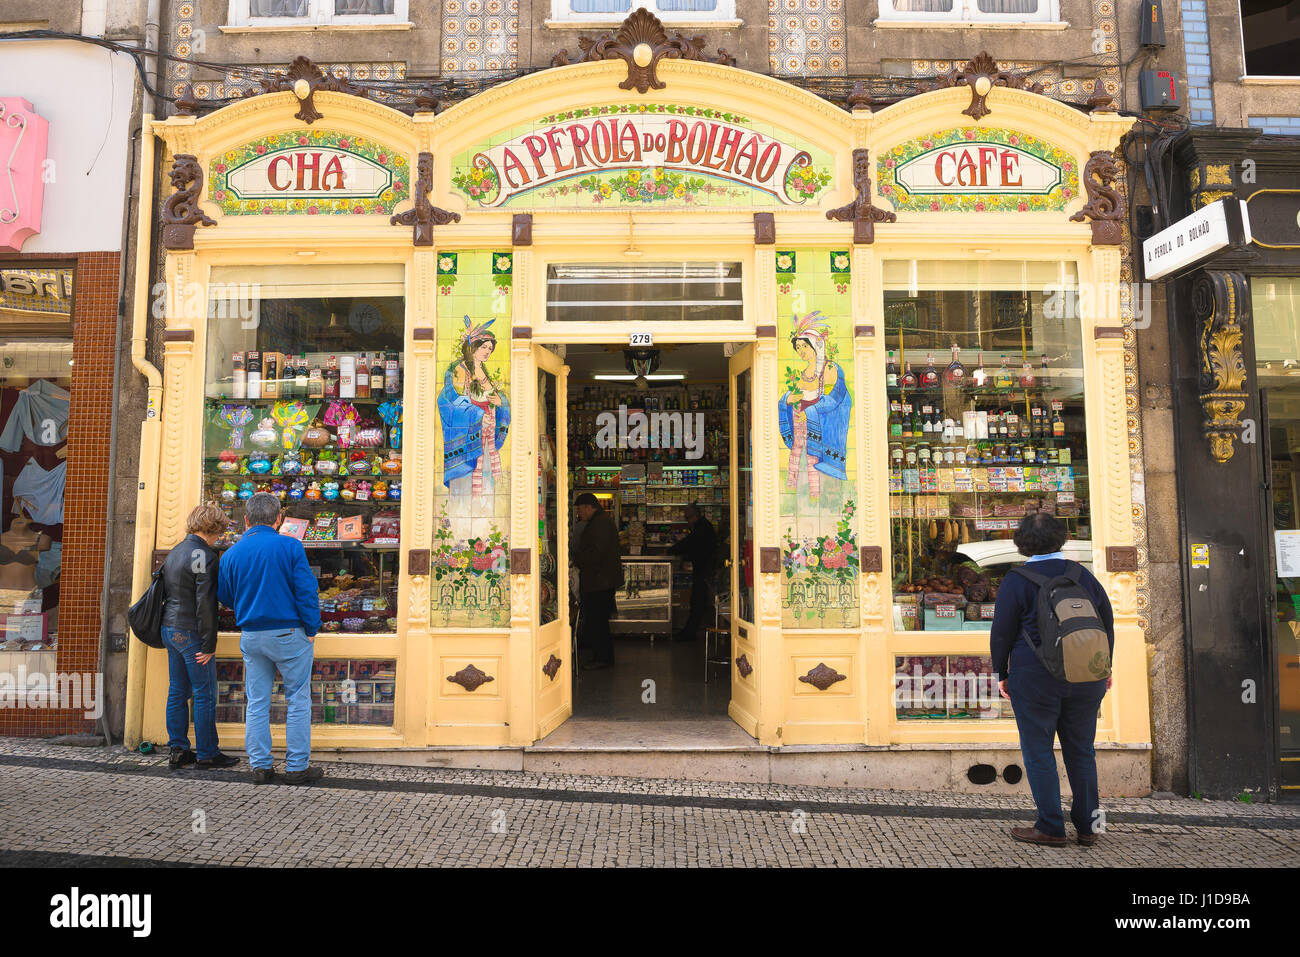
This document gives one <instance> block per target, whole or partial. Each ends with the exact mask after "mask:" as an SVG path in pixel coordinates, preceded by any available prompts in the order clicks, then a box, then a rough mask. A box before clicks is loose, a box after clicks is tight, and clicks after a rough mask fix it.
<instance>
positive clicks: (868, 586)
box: [851, 245, 894, 744]
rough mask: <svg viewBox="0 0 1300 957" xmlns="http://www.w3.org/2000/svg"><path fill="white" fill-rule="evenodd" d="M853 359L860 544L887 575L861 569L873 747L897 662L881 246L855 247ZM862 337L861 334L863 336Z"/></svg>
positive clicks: (889, 714) (862, 647) (885, 728)
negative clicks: (873, 550)
mask: <svg viewBox="0 0 1300 957" xmlns="http://www.w3.org/2000/svg"><path fill="white" fill-rule="evenodd" d="M852 256H853V266H852V269H853V283H852V287H851V288H852V296H853V320H854V326H855V335H854V338H853V361H854V364H855V370H854V371H855V375H854V381H856V382H857V391H858V394H857V395H856V396H855V399H856V402H857V406H856V413H857V414H856V418H857V422H856V426H857V433H858V443H857V445H858V472H857V481H858V501H859V502H860V503H861V506H860V508H859V511H858V544H859V545H865V546H873V547H878V548H879V549H880V556H881V563H882V567H883V568H884V569H885V571H883V572H868V571H862V573H861V578H860V591H859V596H860V601H859V608H860V609H861V622H862V640H861V642H860V644H859V646H858V647H859V654H858V659H859V665H858V676H857V677H858V682H859V687H860V688H861V689H862V702H863V705H862V707H863V714H862V720H863V721H864V722H865V727H866V735H865V739H866V743H868V744H888V743H889V730H890V725H891V724H892V722H893V720H894V709H893V697H892V692H893V686H894V683H893V674H894V663H893V657H892V655H891V654H890V652H889V629H890V627H891V625H892V620H893V615H892V598H891V590H890V578H891V576H890V573H889V569H890V568H891V567H892V565H891V559H890V554H889V483H888V481H884V480H883V479H884V478H885V477H887V476H888V474H889V473H888V470H887V469H886V467H885V465H884V463H885V462H887V461H888V460H889V414H888V407H889V403H888V398H887V396H886V392H885V313H884V300H883V299H882V298H881V293H880V258H879V256H878V255H877V254H876V247H875V246H874V245H871V246H855V247H854V248H853V253H852ZM859 332H860V333H862V334H861V335H858V334H856V333H859Z"/></svg>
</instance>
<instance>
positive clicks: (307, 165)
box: [208, 130, 410, 216]
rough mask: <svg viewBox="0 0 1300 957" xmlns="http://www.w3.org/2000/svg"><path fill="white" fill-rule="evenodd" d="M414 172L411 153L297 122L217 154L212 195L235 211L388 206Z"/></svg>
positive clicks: (361, 210) (377, 209)
mask: <svg viewBox="0 0 1300 957" xmlns="http://www.w3.org/2000/svg"><path fill="white" fill-rule="evenodd" d="M409 177H410V164H409V162H408V161H407V158H406V157H405V156H404V155H402V154H400V153H397V152H395V151H394V150H392V149H389V148H387V147H385V146H384V145H383V144H380V143H376V142H375V141H374V140H372V139H369V138H368V137H364V136H355V135H353V134H350V133H340V132H331V131H328V130H293V131H291V132H288V133H277V134H275V135H274V136H268V137H263V138H262V139H259V140H254V141H253V142H251V143H245V144H244V145H243V146H239V147H236V148H235V149H232V150H228V151H227V152H225V153H223V154H221V155H220V156H217V157H216V158H215V159H214V160H213V161H212V166H211V175H210V176H209V177H208V198H209V199H210V200H212V201H213V202H214V203H216V204H217V205H219V206H220V207H221V211H222V212H223V213H225V214H226V215H228V216H241V215H253V214H262V215H271V214H277V213H278V214H306V215H317V214H326V213H332V214H338V213H350V214H354V215H361V214H366V213H381V214H388V213H391V212H392V211H393V207H394V206H396V205H397V204H398V203H399V202H400V201H401V200H403V199H405V198H406V197H407V194H408V181H409Z"/></svg>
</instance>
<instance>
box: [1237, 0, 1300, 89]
mask: <svg viewBox="0 0 1300 957" xmlns="http://www.w3.org/2000/svg"><path fill="white" fill-rule="evenodd" d="M1241 45H1242V49H1243V51H1244V53H1245V54H1246V75H1247V76H1300V57H1297V56H1296V50H1297V49H1300V0H1241Z"/></svg>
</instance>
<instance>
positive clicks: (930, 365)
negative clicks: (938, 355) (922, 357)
mask: <svg viewBox="0 0 1300 957" xmlns="http://www.w3.org/2000/svg"><path fill="white" fill-rule="evenodd" d="M938 384H939V370H938V369H936V368H935V367H934V353H930V354H929V355H927V356H926V362H925V368H924V369H922V370H921V388H922V389H933V388H934V387H935V386H937V385H938Z"/></svg>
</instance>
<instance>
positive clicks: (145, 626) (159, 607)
mask: <svg viewBox="0 0 1300 957" xmlns="http://www.w3.org/2000/svg"><path fill="white" fill-rule="evenodd" d="M166 605H167V584H166V582H164V581H163V570H162V568H161V567H160V568H159V569H158V570H157V571H156V572H154V573H153V581H151V582H150V583H149V588H148V589H147V590H146V591H145V593H144V594H143V595H141V596H140V598H139V600H137V601H136V603H135V604H134V605H132V606H131V607H130V608H128V609H127V611H126V620H127V622H128V623H129V624H130V625H131V630H132V631H134V632H135V636H136V637H137V638H139V639H140V640H141V641H143V642H144V643H145V644H146V645H148V646H149V647H150V648H165V647H166V645H164V644H163V640H162V619H163V609H164V608H165V607H166Z"/></svg>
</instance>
